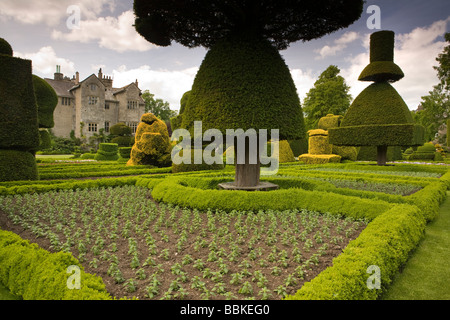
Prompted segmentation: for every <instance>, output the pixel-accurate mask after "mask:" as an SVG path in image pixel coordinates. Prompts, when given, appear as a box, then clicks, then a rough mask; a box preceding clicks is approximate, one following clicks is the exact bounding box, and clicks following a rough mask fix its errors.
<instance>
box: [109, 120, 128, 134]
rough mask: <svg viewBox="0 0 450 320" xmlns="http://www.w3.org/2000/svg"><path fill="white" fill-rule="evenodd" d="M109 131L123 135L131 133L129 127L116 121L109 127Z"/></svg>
mask: <svg viewBox="0 0 450 320" xmlns="http://www.w3.org/2000/svg"><path fill="white" fill-rule="evenodd" d="M109 133H110V134H112V135H115V136H125V135H130V134H131V128H130V127H129V126H127V125H126V124H125V123H123V122H119V123H116V124H115V125H113V126H111V128H109Z"/></svg>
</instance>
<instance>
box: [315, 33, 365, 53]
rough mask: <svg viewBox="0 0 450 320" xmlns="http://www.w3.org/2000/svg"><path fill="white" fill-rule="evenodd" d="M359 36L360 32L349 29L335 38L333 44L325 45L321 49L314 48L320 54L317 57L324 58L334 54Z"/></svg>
mask: <svg viewBox="0 0 450 320" xmlns="http://www.w3.org/2000/svg"><path fill="white" fill-rule="evenodd" d="M358 38H359V34H358V33H357V32H354V31H349V32H346V33H344V34H343V35H342V36H341V37H340V38H339V39H336V40H334V45H333V46H328V45H326V46H323V47H322V48H321V49H317V50H314V52H316V53H318V54H319V56H318V57H316V60H317V59H323V58H325V57H328V56H334V55H336V54H337V53H338V52H340V51H342V50H344V49H345V48H347V45H348V44H349V43H351V42H353V41H355V40H357V39H358Z"/></svg>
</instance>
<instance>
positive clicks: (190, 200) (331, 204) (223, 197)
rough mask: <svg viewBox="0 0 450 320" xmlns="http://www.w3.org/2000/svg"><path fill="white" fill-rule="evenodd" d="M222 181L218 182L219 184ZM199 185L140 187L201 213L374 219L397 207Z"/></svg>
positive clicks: (176, 180) (332, 196)
mask: <svg viewBox="0 0 450 320" xmlns="http://www.w3.org/2000/svg"><path fill="white" fill-rule="evenodd" d="M204 179H206V178H204ZM146 180H147V181H146ZM267 180H268V181H271V182H277V181H278V182H279V180H277V179H270V178H268V179H267ZM197 181H198V180H197ZM218 181H219V180H216V181H215V183H218ZM220 181H229V179H225V178H223V179H220ZM195 182H196V180H195V179H188V178H187V177H167V178H166V179H162V180H161V179H142V180H140V181H139V182H138V184H139V185H141V186H147V187H149V188H151V189H152V196H153V199H154V200H156V201H158V202H166V203H171V204H174V205H178V206H180V207H187V208H196V209H198V210H207V209H211V210H216V209H217V210H224V211H228V212H230V211H233V210H240V211H258V210H281V211H282V210H288V209H296V208H297V209H307V210H312V211H318V212H322V213H326V212H327V213H332V214H337V215H341V216H349V217H352V218H355V219H368V220H372V219H374V218H375V217H376V216H378V215H379V214H380V213H382V212H384V211H386V210H388V209H389V208H390V207H392V206H393V204H390V203H388V202H386V201H381V200H375V199H360V198H358V197H352V196H344V195H340V194H336V193H332V192H326V191H318V190H304V189H300V188H298V187H297V188H292V189H280V190H274V191H270V192H247V191H236V190H233V191H231V190H205V189H201V188H199V187H198V186H197V184H196V183H195ZM307 183H310V182H309V181H308V182H306V181H305V182H304V184H307ZM310 186H311V185H310Z"/></svg>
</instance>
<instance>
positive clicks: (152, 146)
mask: <svg viewBox="0 0 450 320" xmlns="http://www.w3.org/2000/svg"><path fill="white" fill-rule="evenodd" d="M171 150H172V145H171V143H170V138H169V132H168V131H167V126H166V124H165V123H164V121H162V120H160V119H158V118H157V117H156V116H155V115H154V114H152V113H146V114H144V115H142V117H141V122H140V123H139V126H138V128H137V130H136V135H135V143H134V145H133V148H132V149H131V156H130V160H128V162H127V165H128V166H135V165H155V166H158V167H165V166H170V165H171V157H170V153H171Z"/></svg>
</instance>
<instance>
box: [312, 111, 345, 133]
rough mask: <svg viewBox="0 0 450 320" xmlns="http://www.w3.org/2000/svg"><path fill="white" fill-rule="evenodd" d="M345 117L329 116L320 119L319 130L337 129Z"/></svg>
mask: <svg viewBox="0 0 450 320" xmlns="http://www.w3.org/2000/svg"><path fill="white" fill-rule="evenodd" d="M342 118H343V116H341V115H334V114H327V115H326V116H325V117H322V118H320V119H319V123H318V124H317V127H318V129H322V130H328V129H329V128H337V127H339V125H340V124H341V121H342Z"/></svg>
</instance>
